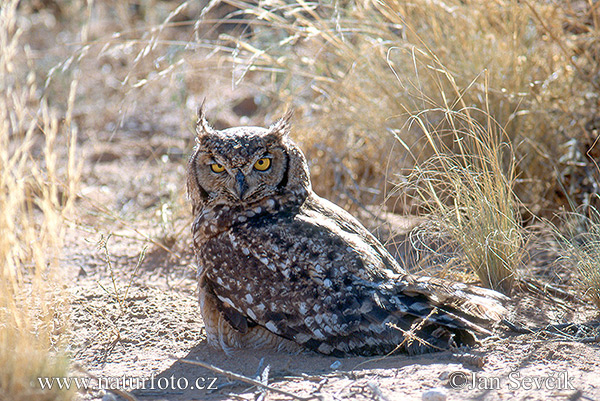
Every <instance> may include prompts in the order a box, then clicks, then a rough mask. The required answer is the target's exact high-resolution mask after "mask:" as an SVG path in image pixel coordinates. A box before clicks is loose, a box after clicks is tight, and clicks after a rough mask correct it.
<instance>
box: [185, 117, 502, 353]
mask: <svg viewBox="0 0 600 401" xmlns="http://www.w3.org/2000/svg"><path fill="white" fill-rule="evenodd" d="M198 114H199V115H198V117H199V118H198V122H197V128H196V131H197V138H196V142H197V145H196V147H195V149H194V152H193V155H192V156H191V158H190V160H189V164H188V170H187V188H188V194H189V197H190V199H191V202H192V206H193V214H194V222H193V226H192V232H193V243H194V251H195V254H196V258H197V264H198V284H199V301H200V309H201V314H202V317H203V320H204V323H205V329H206V334H207V337H208V342H209V343H210V344H212V345H214V346H216V347H220V348H222V349H223V350H224V351H225V352H228V353H229V352H230V351H231V350H232V349H235V348H246V347H248V348H249V347H254V348H258V347H274V348H277V349H285V350H289V351H292V350H300V349H303V348H304V349H312V350H315V351H318V352H320V353H323V354H330V355H336V356H342V355H347V354H360V355H372V354H384V353H388V352H391V351H405V352H408V353H419V352H425V351H431V350H435V349H440V348H442V349H444V348H448V347H449V346H453V345H461V344H472V343H473V342H474V341H475V340H476V335H477V333H480V334H482V333H483V334H489V331H488V330H487V329H486V328H485V327H484V326H485V325H486V324H488V323H490V322H493V321H497V320H499V319H500V318H501V316H502V315H503V314H504V312H505V309H504V308H503V306H502V304H501V301H502V300H503V299H504V296H502V295H501V294H499V293H497V292H494V291H492V290H487V289H483V288H478V287H474V286H468V285H465V284H462V283H454V282H450V281H446V280H442V279H438V278H430V277H417V276H414V275H410V274H407V272H406V271H404V270H403V269H402V268H401V267H400V265H399V264H398V263H397V262H396V260H394V258H393V257H392V256H391V255H390V254H389V253H388V252H387V251H386V249H385V248H384V247H383V246H382V244H381V243H380V242H379V241H378V240H377V239H376V238H375V237H374V236H373V235H372V234H371V233H369V231H368V230H367V229H366V228H365V227H364V226H362V225H361V224H360V223H359V222H358V221H357V220H356V219H355V218H354V217H352V216H351V215H350V214H349V213H348V212H346V211H345V210H343V209H341V208H340V207H338V206H336V205H335V204H333V203H331V202H329V201H327V200H325V199H323V198H320V197H319V196H317V195H316V194H315V193H314V192H313V191H312V189H311V183H310V177H309V171H308V165H307V162H306V159H305V157H304V155H303V153H302V151H301V150H300V148H299V147H298V146H297V145H296V144H295V143H294V142H293V141H292V140H291V139H290V138H289V130H290V122H289V120H290V116H289V115H286V116H285V117H284V118H282V119H280V120H279V121H277V122H276V123H275V124H274V125H272V126H271V127H269V128H259V127H235V128H229V129H225V130H222V131H218V130H215V129H213V128H212V127H211V126H210V125H209V124H208V122H207V121H206V118H205V115H204V107H201V108H200V110H199V113H198ZM411 330H412V331H411ZM407 333H409V334H407Z"/></svg>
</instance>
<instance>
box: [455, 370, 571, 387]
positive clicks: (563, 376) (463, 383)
mask: <svg viewBox="0 0 600 401" xmlns="http://www.w3.org/2000/svg"><path fill="white" fill-rule="evenodd" d="M448 384H449V385H450V387H451V388H453V389H465V390H500V389H502V388H506V389H509V390H517V389H521V390H576V389H575V386H574V385H573V377H570V376H569V372H567V371H566V370H561V371H552V372H548V373H546V374H543V375H524V374H522V373H521V372H519V371H518V370H513V371H511V372H510V373H508V374H507V375H504V376H494V375H487V374H483V373H481V372H461V371H457V372H452V373H450V375H449V376H448Z"/></svg>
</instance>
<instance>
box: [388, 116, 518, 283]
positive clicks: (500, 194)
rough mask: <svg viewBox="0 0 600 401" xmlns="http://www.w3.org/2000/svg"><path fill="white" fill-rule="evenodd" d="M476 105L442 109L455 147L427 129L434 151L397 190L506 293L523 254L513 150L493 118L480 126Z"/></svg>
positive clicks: (483, 278) (480, 274) (486, 278)
mask: <svg viewBox="0 0 600 401" xmlns="http://www.w3.org/2000/svg"><path fill="white" fill-rule="evenodd" d="M477 112H478V111H477V110H471V111H469V110H464V111H458V112H452V111H450V110H446V111H445V121H444V123H445V125H447V126H449V127H450V133H449V136H451V137H452V142H453V143H454V144H456V145H457V147H458V149H459V151H457V152H453V151H452V150H451V149H449V148H448V146H447V145H446V144H445V143H444V142H445V141H444V136H443V135H442V130H437V131H434V132H430V131H429V130H428V129H427V127H426V126H425V125H424V123H423V121H422V120H421V118H420V117H419V116H415V122H418V124H419V125H420V126H421V127H422V129H423V131H424V134H425V135H426V136H427V138H428V140H429V141H430V144H431V146H432V148H433V149H434V151H435V154H434V156H432V157H431V158H430V159H429V160H428V161H426V162H425V163H422V164H419V165H417V166H416V167H415V169H414V171H413V172H412V173H411V175H410V176H409V177H408V182H407V183H406V184H402V185H400V188H399V190H406V191H411V192H414V193H415V194H416V196H417V197H418V198H419V200H421V201H422V202H423V204H422V207H423V208H424V209H425V210H426V211H427V213H428V214H429V215H430V216H431V219H430V220H431V221H432V222H433V224H434V226H435V227H437V230H439V231H440V232H441V233H442V234H446V241H448V242H449V243H452V244H456V245H457V247H458V249H460V254H461V255H462V259H463V263H464V264H466V265H467V266H469V267H470V268H471V269H472V271H474V272H475V273H476V274H477V276H478V277H479V279H480V280H481V282H482V283H483V284H484V285H485V286H486V287H489V288H492V289H495V290H498V291H501V292H503V293H505V294H510V293H511V291H512V287H513V284H514V281H515V277H516V274H517V268H518V267H520V264H521V260H522V258H523V254H524V251H523V229H522V227H521V226H520V224H519V221H518V219H519V216H518V205H519V203H518V201H517V199H516V197H515V195H514V193H513V187H514V182H515V172H514V169H515V166H514V154H513V152H512V151H511V148H510V145H509V144H508V143H506V142H505V141H502V139H503V138H504V136H503V135H502V134H503V132H502V130H501V128H499V127H497V126H496V125H495V124H494V123H493V122H492V120H491V119H490V120H489V121H488V126H486V127H484V126H481V125H479V123H477V121H476V120H475V119H474V118H473V117H471V115H472V114H473V113H477Z"/></svg>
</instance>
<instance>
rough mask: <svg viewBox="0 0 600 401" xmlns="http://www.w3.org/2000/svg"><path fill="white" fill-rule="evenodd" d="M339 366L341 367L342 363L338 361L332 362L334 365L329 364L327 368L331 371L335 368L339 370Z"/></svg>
mask: <svg viewBox="0 0 600 401" xmlns="http://www.w3.org/2000/svg"><path fill="white" fill-rule="evenodd" d="M340 366H342V363H341V362H340V361H335V362H334V363H332V364H331V365H330V366H329V367H330V368H331V369H337V368H339V367H340Z"/></svg>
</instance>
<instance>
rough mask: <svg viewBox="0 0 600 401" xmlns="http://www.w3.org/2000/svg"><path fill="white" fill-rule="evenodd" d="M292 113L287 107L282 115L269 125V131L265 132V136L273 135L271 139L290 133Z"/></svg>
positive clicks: (281, 137) (283, 136) (280, 137)
mask: <svg viewBox="0 0 600 401" xmlns="http://www.w3.org/2000/svg"><path fill="white" fill-rule="evenodd" d="M293 115H294V110H293V109H288V110H287V111H286V112H285V114H284V115H283V117H281V118H280V119H279V120H277V122H275V124H273V125H271V127H269V132H268V133H267V135H266V136H267V137H273V139H283V138H285V137H287V136H288V135H289V134H290V129H291V128H292V123H291V120H292V116H293Z"/></svg>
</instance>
